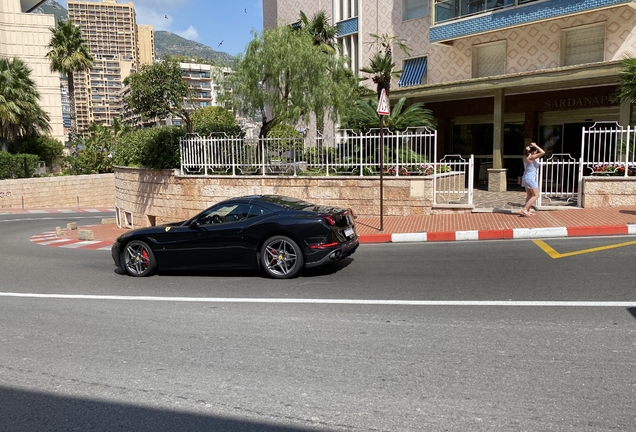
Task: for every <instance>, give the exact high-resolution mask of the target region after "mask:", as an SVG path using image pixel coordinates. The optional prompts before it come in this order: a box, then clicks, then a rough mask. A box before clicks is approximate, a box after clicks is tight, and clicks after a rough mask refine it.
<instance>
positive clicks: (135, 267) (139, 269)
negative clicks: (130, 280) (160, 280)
mask: <svg viewBox="0 0 636 432" xmlns="http://www.w3.org/2000/svg"><path fill="white" fill-rule="evenodd" d="M121 262H122V266H123V268H124V270H125V271H126V273H128V274H129V275H130V276H135V277H142V276H148V275H151V274H152V273H154V271H155V270H156V268H157V260H156V259H155V254H154V253H153V252H152V249H150V247H149V246H148V244H147V243H146V242H143V241H141V240H133V241H131V242H130V243H128V244H126V246H125V247H124V250H123V252H122V260H121Z"/></svg>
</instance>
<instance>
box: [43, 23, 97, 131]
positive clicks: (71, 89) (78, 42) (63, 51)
mask: <svg viewBox="0 0 636 432" xmlns="http://www.w3.org/2000/svg"><path fill="white" fill-rule="evenodd" d="M50 30H51V33H52V37H51V42H49V44H48V48H49V49H50V51H49V52H48V53H46V57H47V58H48V59H49V61H50V62H51V71H52V72H60V73H62V74H65V75H66V76H67V77H68V96H69V101H70V104H71V131H70V136H69V139H70V141H71V142H75V140H76V138H77V119H76V112H75V81H74V74H75V73H76V72H84V71H87V70H90V68H91V67H92V66H93V56H91V53H90V52H89V50H88V45H87V42H86V40H85V39H84V37H83V36H82V29H81V28H80V27H79V26H76V25H74V24H73V23H72V22H71V20H66V21H61V20H60V21H57V23H56V24H55V27H54V28H51V29H50Z"/></svg>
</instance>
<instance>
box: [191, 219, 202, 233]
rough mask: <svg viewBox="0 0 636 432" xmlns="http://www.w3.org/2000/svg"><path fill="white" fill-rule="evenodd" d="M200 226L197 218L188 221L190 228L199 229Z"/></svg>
mask: <svg viewBox="0 0 636 432" xmlns="http://www.w3.org/2000/svg"><path fill="white" fill-rule="evenodd" d="M200 226H201V224H200V223H199V221H198V220H196V219H195V220H193V221H192V222H190V229H193V230H195V229H199V227H200Z"/></svg>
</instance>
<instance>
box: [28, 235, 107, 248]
mask: <svg viewBox="0 0 636 432" xmlns="http://www.w3.org/2000/svg"><path fill="white" fill-rule="evenodd" d="M31 241H32V242H33V243H35V244H39V245H43V246H55V247H62V248H67V249H84V250H110V248H111V246H112V244H113V242H110V241H101V240H76V239H69V238H62V237H58V236H57V235H56V234H55V231H47V232H43V233H41V234H37V235H34V236H32V237H31Z"/></svg>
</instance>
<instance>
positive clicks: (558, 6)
mask: <svg viewBox="0 0 636 432" xmlns="http://www.w3.org/2000/svg"><path fill="white" fill-rule="evenodd" d="M622 4H625V5H634V0H435V25H433V26H432V27H431V30H430V40H431V42H450V41H453V40H456V39H460V38H463V37H468V36H472V35H476V34H480V33H487V32H490V31H496V30H501V29H506V28H510V27H515V26H520V25H525V24H531V23H535V22H540V21H547V20H550V19H555V18H561V17H564V16H569V15H573V14H578V13H584V12H589V11H593V10H598V9H605V8H608V7H613V6H620V5H622Z"/></svg>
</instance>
